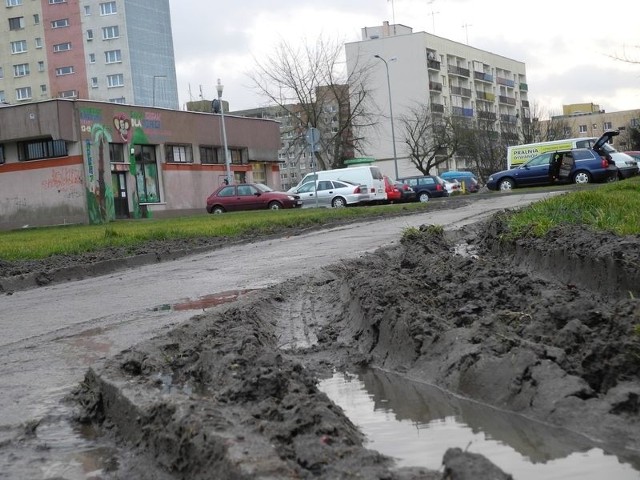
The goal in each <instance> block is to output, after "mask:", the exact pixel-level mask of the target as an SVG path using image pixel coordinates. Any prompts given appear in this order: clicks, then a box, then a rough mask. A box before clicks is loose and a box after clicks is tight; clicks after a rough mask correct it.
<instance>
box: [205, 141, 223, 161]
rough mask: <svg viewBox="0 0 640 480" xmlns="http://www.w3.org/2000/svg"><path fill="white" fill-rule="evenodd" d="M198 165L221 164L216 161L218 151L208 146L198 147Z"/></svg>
mask: <svg viewBox="0 0 640 480" xmlns="http://www.w3.org/2000/svg"><path fill="white" fill-rule="evenodd" d="M200 163H202V164H209V165H211V164H216V163H222V162H220V161H219V159H218V151H217V150H216V149H215V148H214V147H212V146H210V145H200Z"/></svg>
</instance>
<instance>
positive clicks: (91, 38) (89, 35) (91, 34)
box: [87, 29, 93, 41]
mask: <svg viewBox="0 0 640 480" xmlns="http://www.w3.org/2000/svg"><path fill="white" fill-rule="evenodd" d="M87 40H89V41H90V40H93V30H91V29H89V30H87Z"/></svg>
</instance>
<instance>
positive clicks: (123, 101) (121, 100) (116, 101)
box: [109, 97, 126, 103]
mask: <svg viewBox="0 0 640 480" xmlns="http://www.w3.org/2000/svg"><path fill="white" fill-rule="evenodd" d="M109 101H110V102H111V103H126V98H124V97H117V98H110V99H109Z"/></svg>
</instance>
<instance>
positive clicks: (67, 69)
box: [56, 66, 74, 77]
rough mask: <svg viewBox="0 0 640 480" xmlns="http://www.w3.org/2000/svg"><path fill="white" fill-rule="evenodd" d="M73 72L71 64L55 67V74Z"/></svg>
mask: <svg viewBox="0 0 640 480" xmlns="http://www.w3.org/2000/svg"><path fill="white" fill-rule="evenodd" d="M73 72H74V69H73V67H72V66H68V67H60V68H56V76H58V77H60V76H62V75H71V74H72V73H73Z"/></svg>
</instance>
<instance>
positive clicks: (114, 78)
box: [107, 73, 124, 88]
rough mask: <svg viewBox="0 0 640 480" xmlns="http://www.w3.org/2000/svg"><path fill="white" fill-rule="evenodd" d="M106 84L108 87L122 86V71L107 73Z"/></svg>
mask: <svg viewBox="0 0 640 480" xmlns="http://www.w3.org/2000/svg"><path fill="white" fill-rule="evenodd" d="M107 86H108V87H109V88H113V87H123V86H124V75H123V74H122V73H116V74H115V75H107Z"/></svg>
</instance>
